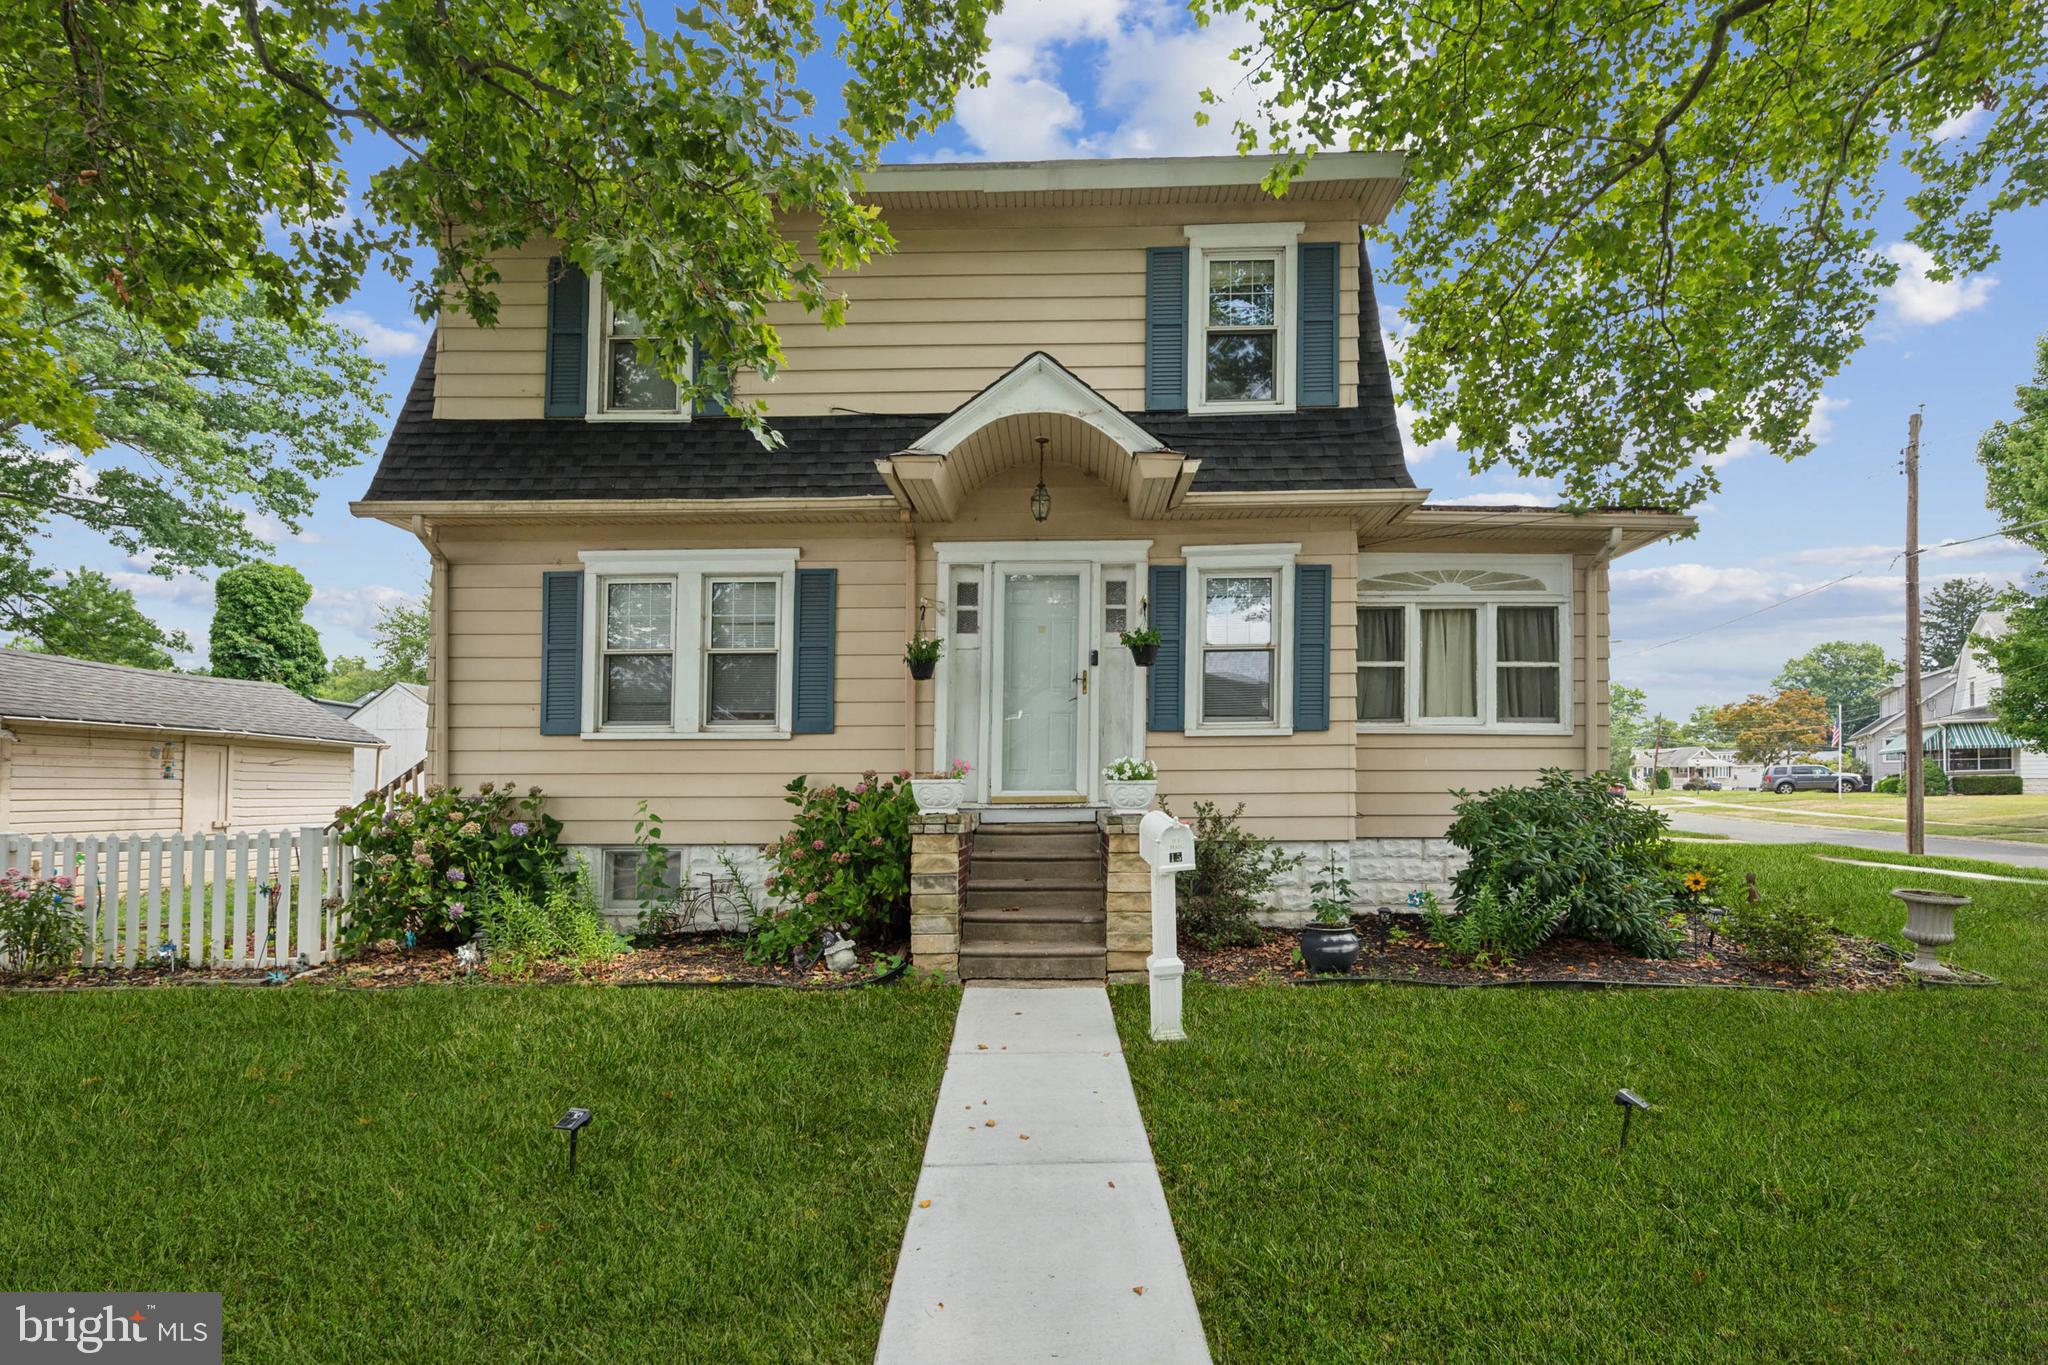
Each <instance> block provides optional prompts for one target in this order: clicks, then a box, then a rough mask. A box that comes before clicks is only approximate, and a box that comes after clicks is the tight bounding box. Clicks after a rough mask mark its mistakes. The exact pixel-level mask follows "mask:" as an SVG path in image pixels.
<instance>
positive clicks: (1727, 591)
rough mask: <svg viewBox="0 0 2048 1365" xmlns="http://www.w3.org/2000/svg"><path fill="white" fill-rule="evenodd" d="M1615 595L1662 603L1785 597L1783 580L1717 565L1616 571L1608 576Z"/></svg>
mask: <svg viewBox="0 0 2048 1365" xmlns="http://www.w3.org/2000/svg"><path fill="white" fill-rule="evenodd" d="M1608 581H1609V582H1610V583H1612V584H1613V585H1614V588H1615V590H1616V591H1620V590H1621V589H1624V588H1626V589H1628V590H1629V591H1630V592H1632V593H1633V592H1637V591H1641V592H1646V593H1650V594H1654V595H1656V596H1658V597H1660V598H1664V599H1667V600H1668V599H1672V598H1679V599H1692V600H1697V601H1720V602H1756V601H1765V600H1768V599H1770V598H1773V597H1780V596H1783V595H1784V593H1785V588H1784V576H1783V575H1782V574H1775V573H1771V572H1769V571H1767V570H1764V569H1751V568H1746V567H1743V566H1740V565H1719V564H1659V565H1657V566H1656V567H1654V568H1644V569H1616V570H1614V571H1613V573H1612V574H1611V575H1610V576H1609V580H1608Z"/></svg>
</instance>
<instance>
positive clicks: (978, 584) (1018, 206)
mask: <svg viewBox="0 0 2048 1365" xmlns="http://www.w3.org/2000/svg"><path fill="white" fill-rule="evenodd" d="M1264 170H1265V166H1264V163H1261V162H1258V161H1253V160H1246V159H1240V158H1233V157H1202V158H1183V159H1164V158H1162V159H1146V160H1131V161H1087V162H1048V163H1013V164H980V165H973V164H956V165H919V166H896V167H885V168H883V169H881V170H879V171H877V172H875V173H874V174H872V175H871V176H869V177H868V180H867V189H868V193H869V197H870V199H871V200H872V201H873V202H874V204H875V205H876V206H877V207H878V208H880V209H881V210H882V211H883V212H884V214H885V215H886V217H887V220H888V222H889V225H890V227H891V229H892V231H893V232H894V234H895V237H896V240H897V243H898V246H897V249H896V251H895V252H894V253H893V254H891V255H888V256H885V257H882V258H880V259H878V260H876V261H874V262H873V263H871V264H870V265H869V266H867V267H866V268H864V269H863V270H861V271H860V272H858V273H857V274H849V275H846V276H843V277H840V279H839V280H838V281H837V282H838V283H839V285H840V286H841V287H843V289H844V290H845V292H846V294H847V295H848V296H849V298H850V300H851V308H850V313H849V316H850V318H851V321H850V323H849V325H847V326H846V327H844V328H841V329H837V330H831V331H828V330H826V329H825V328H823V327H822V326H820V325H819V324H818V323H817V322H816V321H815V320H813V319H810V318H808V317H806V316H805V315H804V314H803V313H802V312H801V310H800V309H797V308H795V307H794V306H791V307H787V308H780V309H775V310H771V314H770V316H771V320H772V321H773V322H774V323H775V325H776V326H777V327H778V329H779V330H780V334H781V337H782V342H783V345H784V348H785V351H786V361H785V363H784V365H783V366H782V368H781V371H780V373H779V374H778V376H777V377H776V378H775V379H774V380H773V381H772V382H769V381H766V380H763V379H762V378H760V377H759V376H757V375H754V374H741V375H740V376H738V384H737V387H738V390H739V393H740V394H741V395H742V396H747V397H755V396H761V397H765V398H766V399H767V401H768V403H769V409H770V414H771V421H772V424H773V426H774V427H775V429H776V430H777V431H778V432H779V433H780V435H781V437H782V440H783V441H784V443H785V445H784V447H783V448H781V449H778V450H772V451H771V450H765V449H763V448H762V445H761V444H760V442H759V441H757V440H756V439H755V437H754V436H753V435H752V434H751V433H749V432H748V431H746V430H745V429H743V428H742V427H741V426H740V424H739V423H737V422H736V421H734V420H732V419H731V418H728V417H725V416H723V415H721V412H720V411H717V410H711V411H706V410H700V411H696V412H690V411H684V410H681V409H679V408H678V407H677V404H676V399H675V390H674V389H673V387H672V386H670V385H668V384H666V383H665V382H663V381H662V380H661V379H660V378H659V377H658V376H656V375H654V374H653V373H651V372H650V371H649V370H648V369H647V367H646V366H644V365H643V364H642V363H641V361H640V360H639V358H638V356H637V353H636V352H635V350H634V344H633V340H632V338H633V336H634V333H635V324H634V322H633V320H632V319H631V318H630V317H626V316H622V315H621V314H620V313H619V312H618V311H617V310H616V309H615V308H613V307H612V306H611V304H610V303H609V302H608V301H607V300H606V297H605V292H604V285H603V281H602V279H600V278H594V277H589V278H587V277H586V276H585V275H584V274H583V273H582V272H580V271H578V270H576V269H574V268H573V267H571V266H568V265H566V264H564V262H563V261H562V260H561V259H559V256H558V253H557V251H556V249H555V248H554V247H553V246H551V245H550V244H549V243H547V242H544V241H540V240H535V241H534V242H532V243H530V244H529V245H527V246H526V247H524V248H521V249H518V250H513V251H508V252H506V253H504V254H503V255H501V256H499V257H497V258H496V259H495V261H494V264H495V266H496V268H497V269H498V270H499V271H500V272H501V273H502V283H501V284H499V285H498V293H499V298H500V310H499V317H500V321H499V324H498V326H497V327H496V328H495V329H494V330H489V331H487V330H484V329H482V328H479V327H478V326H477V325H476V324H475V323H473V322H472V321H471V320H469V319H468V318H467V317H464V316H461V315H458V314H456V313H454V312H449V313H447V314H445V315H444V316H443V317H442V319H441V322H440V326H439V329H438V330H437V332H436V334H435V336H434V338H433V340H432V342H431V343H430V344H429V346H428V348H427V353H426V355H425V357H424V358H423V360H422V363H421V366H420V369H419V373H418V375H417V377H416V378H415V380H414V382H413V386H412V390H411V392H410V394H409V395H408V397H407V399H406V401H405V404H404V407H403V410H402V412H401V414H400V416H399V419H398V421H397V424H396V426H395V428H394V430H393V432H392V435H391V438H390V442H389V444H388V446H387V447H386V449H385V452H384V457H383V462H382V464H381V466H380V467H379V469H378V471H377V474H376V476H375V478H374V479H373V480H372V482H371V485H370V488H369V491H368V493H367V495H366V496H365V497H364V498H363V500H362V501H361V502H359V503H357V504H356V505H355V507H354V510H355V511H356V513H357V514H358V515H361V516H366V517H375V518H378V519H380V520H383V521H386V522H388V523H390V524H391V525H393V526H396V527H398V528H400V529H403V530H406V531H409V532H412V533H413V534H416V535H418V536H419V537H420V539H421V540H422V541H423V543H424V544H425V546H426V548H427V550H428V552H429V554H430V556H431V560H432V565H433V579H432V588H433V597H432V601H433V620H434V636H433V645H432V651H433V653H432V664H431V673H432V684H431V686H432V700H433V719H432V727H431V729H432V733H431V737H430V741H429V769H430V772H429V775H430V778H431V779H432V780H435V781H442V782H453V783H458V784H461V785H464V786H469V787H474V786H475V785H476V784H478V783H480V782H483V781H488V780H498V779H504V778H510V779H512V780H513V781H515V782H519V783H527V782H533V783H537V784H539V785H540V786H541V787H543V788H544V789H545V791H546V792H547V794H548V797H549V801H550V808H551V809H552V810H553V812H554V813H555V814H557V815H558V816H560V817H561V819H562V820H563V822H564V837H565V839H566V840H567V841H568V842H569V843H571V844H573V845H577V846H581V847H584V848H588V849H590V850H591V851H592V852H594V853H596V854H598V855H600V856H602V857H603V858H604V859H605V863H604V867H605V875H604V876H602V877H601V878H600V880H601V882H602V884H604V885H606V886H607V887H613V886H620V885H624V886H630V885H631V878H630V877H629V876H626V877H624V880H623V881H621V880H620V878H621V876H622V875H623V873H625V872H627V871H630V860H631V858H632V852H631V843H632V836H633V821H634V814H635V808H636V805H637V803H638V802H640V801H641V800H643V799H644V800H645V801H647V802H648V803H649V805H650V806H651V808H652V809H653V810H655V811H657V812H659V813H660V814H661V815H662V816H663V817H664V822H665V827H666V830H667V835H668V839H669V840H670V841H671V843H672V844H675V845H680V846H687V855H686V865H687V866H688V867H689V868H691V869H692V870H693V872H694V871H697V870H701V869H703V868H706V867H708V866H709V865H710V861H711V858H712V855H713V854H714V853H715V851H716V850H717V848H718V846H719V845H721V844H731V845H735V846H746V845H754V844H758V843H760V842H761V841H764V840H768V839H772V838H775V837H777V836H779V835H780V834H781V833H782V831H783V830H784V829H785V828H786V826H787V822H788V816H789V807H788V806H787V805H785V804H784V802H783V795H784V792H783V786H784V784H785V783H786V782H788V781H789V780H790V778H791V777H793V776H795V775H796V774H799V773H802V774H808V775H810V776H811V777H813V778H816V779H827V778H836V779H841V780H852V779H854V778H855V777H856V775H858V774H859V773H860V772H862V771H863V770H864V769H878V770H883V771H892V770H896V769H901V768H910V769H919V770H925V769H931V768H933V767H935V766H939V765H942V764H944V763H945V762H947V761H948V760H952V759H963V760H966V761H967V762H969V763H971V764H972V765H973V767H972V773H971V777H970V791H969V796H968V799H969V803H970V805H971V806H972V807H973V808H974V809H975V810H976V811H978V812H979V813H980V815H981V818H982V819H983V820H985V821H987V822H998V821H1008V822H1020V823H1021V822H1030V821H1048V822H1050V821H1068V822H1071V821H1073V820H1077V819H1079V820H1087V819H1092V818H1093V817H1094V814H1095V812H1096V811H1097V810H1098V809H1099V803H1100V799H1101V796H1102V781H1101V775H1100V774H1101V769H1102V766H1103V765H1104V764H1105V763H1107V762H1109V761H1111V760H1113V759H1115V758H1118V757H1121V756H1123V755H1127V754H1129V755H1144V756H1147V757H1150V758H1151V759H1153V760H1154V761H1155V762H1156V763H1157V764H1158V767H1159V772H1160V794H1161V797H1162V799H1163V800H1164V801H1165V802H1166V803H1167V804H1168V805H1169V806H1170V807H1171V808H1172V809H1173V810H1174V811H1175V812H1177V813H1179V814H1182V815H1192V814H1193V807H1194V803H1195V802H1197V801H1213V802H1216V803H1217V804H1218V805H1220V806H1221V807H1222V808H1223V809H1224V810H1225V811H1226V812H1227V811H1229V810H1231V809H1233V808H1235V807H1236V806H1238V805H1239V803H1243V806H1244V819H1245V821H1246V823H1247V824H1248V825H1249V826H1250V827H1251V828H1252V829H1254V830H1257V831H1259V832H1262V833H1264V834H1268V835H1271V836H1273V837H1274V838H1277V839H1279V840H1281V841H1282V842H1283V843H1284V844H1285V845H1286V846H1287V847H1289V848H1290V849H1294V850H1299V851H1302V852H1305V853H1308V854H1310V855H1311V861H1312V862H1314V863H1317V864H1319V863H1320V862H1321V860H1322V858H1323V856H1324V854H1325V852H1326V851H1327V850H1331V849H1336V850H1344V851H1348V853H1349V855H1350V862H1351V870H1352V876H1353V878H1354V880H1355V883H1356V886H1357V890H1358V893H1359V895H1360V897H1361V899H1362V902H1363V903H1367V904H1371V905H1379V904H1398V903H1399V902H1400V901H1401V899H1402V898H1403V897H1404V896H1405V895H1406V894H1407V892H1408V891H1409V890H1410V889H1412V888H1415V887H1418V886H1436V887H1439V888H1441V887H1442V886H1443V885H1444V883H1445V881H1446V879H1447V878H1448V876H1449V874H1450V872H1451V870H1452V866H1453V860H1454V851H1453V850H1452V849H1451V848H1450V846H1449V845H1448V844H1447V843H1446V842H1445V840H1444V838H1443V835H1444V831H1445V828H1446V826H1447V823H1448V821H1449V817H1450V814H1451V809H1452V806H1453V804H1454V803H1455V801H1456V799H1457V798H1456V797H1455V795H1454V794H1453V792H1454V789H1458V788H1470V789H1481V788H1488V787H1494V786H1498V785H1502V784H1509V783H1525V782H1531V781H1533V780H1534V779H1535V778H1536V775H1537V773H1538V770H1539V769H1542V768H1547V767H1562V768H1568V769H1572V770H1574V771H1579V772H1589V773H1590V772H1596V771H1600V770H1602V769H1604V767H1605V766H1606V763H1607V728H1606V724H1607V695H1608V684H1607V629H1608V627H1607V620H1608V614H1607V613H1608V587H1607V582H1608V563H1609V561H1610V560H1612V559H1613V558H1614V557H1615V556H1617V555H1621V554H1626V553H1628V552H1630V551H1633V550H1637V549H1641V548H1642V547H1644V546H1646V545H1649V544H1651V543H1652V542H1655V541H1657V540H1660V539H1662V538H1664V537H1666V536H1670V535H1673V534H1675V533H1680V532H1683V531H1684V530H1686V529H1688V528H1690V527H1691V526H1692V524H1693V523H1692V522H1691V520H1690V519H1688V518H1686V517H1683V516H1678V515H1673V514H1668V513H1663V512H1656V511H1640V510H1637V511H1628V510H1619V511H1617V510H1606V511H1592V512H1587V513H1584V514H1572V513H1568V512H1564V511H1560V510H1556V509H1542V508H1527V507H1521V508H1479V507H1469V506H1442V505H1431V504H1430V503H1429V501H1428V491H1427V490H1426V489H1422V488H1418V487H1416V486H1415V481H1414V479H1413V478H1412V477H1411V476H1410V472H1409V470H1408V468H1407V466H1406V464H1405V462H1404V459H1403V456H1402V448H1401V436H1400V431H1399V426H1398V423H1397V417H1396V412H1395V404H1394V391H1393V386H1392V382H1391V379H1390V376H1389V372H1388V366H1387V357H1386V350H1385V344H1384V338H1383V336H1382V333H1381V327H1380V316H1379V310H1378V306H1377V304H1376V302H1375V300H1374V296H1373V287H1372V276H1371V273H1370V270H1369V268H1368V266H1367V262H1366V259H1365V253H1364V248H1363V244H1362V241H1361V232H1360V228H1361V225H1362V224H1377V223H1380V222H1382V221H1384V219H1385V217H1386V215H1387V213H1388V211H1389V209H1390V208H1391V207H1392V206H1393V204H1394V202H1395V199H1396V197H1397V195H1398V193H1399V191H1400V188H1401V185H1402V166H1401V161H1400V159H1399V158H1398V157H1393V156H1382V155H1369V154H1349V153H1347V154H1328V155H1321V156H1317V157H1316V158H1315V159H1314V160H1313V161H1312V162H1311V163H1310V164H1309V166H1308V168H1307V172H1306V174H1305V175H1304V176H1303V177H1302V178H1301V179H1299V180H1297V181H1296V182H1295V185H1294V188H1293V190H1292V192H1291V193H1290V195H1289V196H1288V198H1286V199H1284V200H1275V199H1272V198H1270V197H1268V196H1267V195H1266V194H1265V193H1264V192H1263V191H1262V190H1261V189H1260V188H1259V180H1260V177H1261V176H1262V174H1263V173H1264ZM799 230H801V229H800V228H799ZM1041 462H1042V468H1043V473H1042V475H1041V472H1040V471H1041ZM1041 489H1042V495H1041V491H1040V490H1041ZM1147 620H1149V621H1150V622H1151V624H1152V625H1154V626H1155V627H1157V628H1158V630H1159V631H1160V633H1161V635H1162V636H1163V639H1164V642H1163V644H1162V645H1161V648H1160V651H1159V656H1158V660H1157V662H1156V663H1155V664H1154V665H1153V666H1152V667H1151V668H1150V669H1149V670H1146V669H1140V668H1138V667H1137V666H1136V665H1135V664H1134V663H1133V661H1132V658H1131V655H1130V653H1129V651H1128V650H1126V649H1123V648H1121V647H1120V646H1119V644H1118V635H1119V633H1120V632H1122V631H1123V630H1125V629H1126V628H1130V627H1136V626H1139V625H1142V624H1144V623H1145V622H1146V621H1147ZM920 627H922V628H923V629H924V630H926V631H928V632H930V633H932V634H935V635H937V636H939V637H941V638H942V639H943V640H944V643H945V654H944V657H943V658H942V659H941V660H940V662H939V665H938V670H937V676H936V677H935V678H934V679H933V680H931V681H930V682H926V683H914V682H913V681H912V680H911V679H910V677H909V676H908V674H907V672H906V670H905V667H904V664H903V661H902V653H903V649H904V644H905V642H906V640H908V639H909V638H910V637H911V636H912V635H913V633H915V632H916V631H918V630H919V628H920ZM740 853H741V856H742V858H743V859H750V858H751V857H752V856H753V855H752V852H751V850H750V849H746V848H744V847H742V848H741V849H740ZM971 875H972V874H971V873H970V876H971ZM1313 875H1314V868H1313V867H1309V868H1305V869H1304V870H1303V871H1301V872H1300V873H1299V874H1298V881H1297V882H1296V883H1293V884H1290V886H1289V887H1288V888H1287V889H1286V890H1285V892H1284V894H1283V896H1282V898H1281V904H1282V908H1284V909H1289V910H1291V909H1294V908H1297V907H1298V906H1299V905H1300V904H1301V903H1302V901H1303V900H1304V899H1305V894H1304V893H1305V891H1306V884H1307V881H1308V879H1309V878H1310V877H1312V876H1313ZM1093 894H1094V895H1095V896H1097V897H1099V896H1100V894H1101V893H1100V892H1099V891H1098V892H1095V893H1093ZM612 908H613V909H615V910H617V911H620V912H622V913H623V912H625V911H627V910H629V909H630V906H629V905H624V904H617V903H614V904H613V906H612ZM1097 933H1098V935H1099V933H1100V931H1099V930H1097Z"/></svg>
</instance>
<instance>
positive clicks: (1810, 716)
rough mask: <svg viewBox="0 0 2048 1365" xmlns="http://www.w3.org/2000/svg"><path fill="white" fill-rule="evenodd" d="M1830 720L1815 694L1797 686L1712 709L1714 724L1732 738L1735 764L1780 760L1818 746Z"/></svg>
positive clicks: (1825, 739) (1822, 740)
mask: <svg viewBox="0 0 2048 1365" xmlns="http://www.w3.org/2000/svg"><path fill="white" fill-rule="evenodd" d="M1831 720H1833V717H1832V716H1831V715H1829V714H1828V712H1827V709H1826V703H1825V702H1823V701H1822V700H1821V698H1820V696H1819V694H1818V693H1814V692H1806V691H1802V690H1799V689H1796V688H1795V689H1792V690H1790V691H1784V692H1780V693H1778V694H1777V695H1776V696H1774V697H1766V696H1763V695H1762V694H1761V693H1755V692H1752V693H1751V694H1750V695H1749V698H1748V700H1746V701H1739V702H1736V703H1735V704H1733V705H1732V706H1723V707H1720V708H1718V709H1716V711H1715V712H1714V721H1715V724H1716V725H1717V726H1719V727H1720V728H1721V729H1723V730H1724V731H1726V732H1727V733H1728V734H1730V735H1732V736H1733V737H1734V739H1733V742H1734V744H1735V761H1736V762H1738V763H1779V762H1782V761H1784V760H1785V759H1788V758H1792V757H1794V756H1796V755H1799V754H1803V753H1805V752H1807V751H1808V750H1810V749H1818V748H1820V747H1821V745H1823V744H1825V743H1826V742H1827V736H1828V724H1829V722H1830V721H1831Z"/></svg>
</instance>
